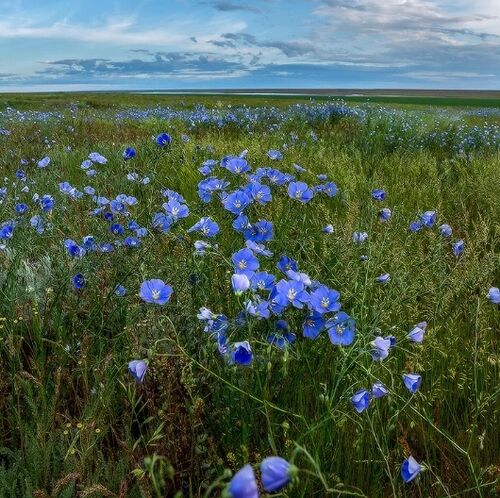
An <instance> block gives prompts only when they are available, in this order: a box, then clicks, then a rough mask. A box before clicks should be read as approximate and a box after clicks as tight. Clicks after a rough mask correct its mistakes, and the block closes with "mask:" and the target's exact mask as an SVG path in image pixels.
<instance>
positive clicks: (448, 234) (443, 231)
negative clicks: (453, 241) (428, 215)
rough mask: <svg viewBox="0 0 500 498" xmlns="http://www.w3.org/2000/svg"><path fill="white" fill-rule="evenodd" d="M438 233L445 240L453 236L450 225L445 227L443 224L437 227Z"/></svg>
mask: <svg viewBox="0 0 500 498" xmlns="http://www.w3.org/2000/svg"><path fill="white" fill-rule="evenodd" d="M439 233H440V234H441V235H442V236H443V237H446V238H449V237H451V236H452V235H453V230H452V228H451V227H450V225H447V224H446V223H444V224H443V225H441V226H440V227H439Z"/></svg>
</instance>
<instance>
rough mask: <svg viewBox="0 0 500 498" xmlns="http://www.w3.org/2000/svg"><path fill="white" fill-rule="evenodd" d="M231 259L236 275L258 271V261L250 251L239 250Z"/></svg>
mask: <svg viewBox="0 0 500 498" xmlns="http://www.w3.org/2000/svg"><path fill="white" fill-rule="evenodd" d="M231 259H232V261H233V265H234V270H235V272H236V273H252V272H254V271H256V270H258V269H259V260H258V259H257V258H256V257H255V256H254V254H253V252H252V251H251V250H250V249H240V250H239V251H238V252H235V253H234V254H233V256H232V258H231Z"/></svg>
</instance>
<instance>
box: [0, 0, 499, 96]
mask: <svg viewBox="0 0 500 498" xmlns="http://www.w3.org/2000/svg"><path fill="white" fill-rule="evenodd" d="M185 88H193V89H195V88H196V89H204V88H457V89H462V88H463V89H467V88H470V89H500V0H453V1H452V0H253V1H246V0H193V1H190V0H154V1H152V0H72V1H68V0H8V1H5V2H1V3H0V91H8V90H21V91H22V90H98V89H99V90H112V89H117V90H120V89H185Z"/></svg>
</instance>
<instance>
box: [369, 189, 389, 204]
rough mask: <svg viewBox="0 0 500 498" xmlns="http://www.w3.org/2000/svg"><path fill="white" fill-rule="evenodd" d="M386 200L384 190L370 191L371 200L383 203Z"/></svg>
mask: <svg viewBox="0 0 500 498" xmlns="http://www.w3.org/2000/svg"><path fill="white" fill-rule="evenodd" d="M385 198H386V193H385V191H384V190H382V189H380V188H376V189H373V190H372V199H375V200H376V201H383V200H384V199H385Z"/></svg>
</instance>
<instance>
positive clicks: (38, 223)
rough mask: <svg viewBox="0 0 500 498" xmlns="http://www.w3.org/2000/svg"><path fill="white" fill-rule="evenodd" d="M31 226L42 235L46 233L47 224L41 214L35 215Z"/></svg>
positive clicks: (31, 220)
mask: <svg viewBox="0 0 500 498" xmlns="http://www.w3.org/2000/svg"><path fill="white" fill-rule="evenodd" d="M30 225H31V226H32V227H33V228H34V229H35V230H36V232H37V233H39V234H42V233H43V232H45V223H44V221H43V218H42V217H41V216H40V215H39V214H35V216H32V217H31V219H30Z"/></svg>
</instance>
